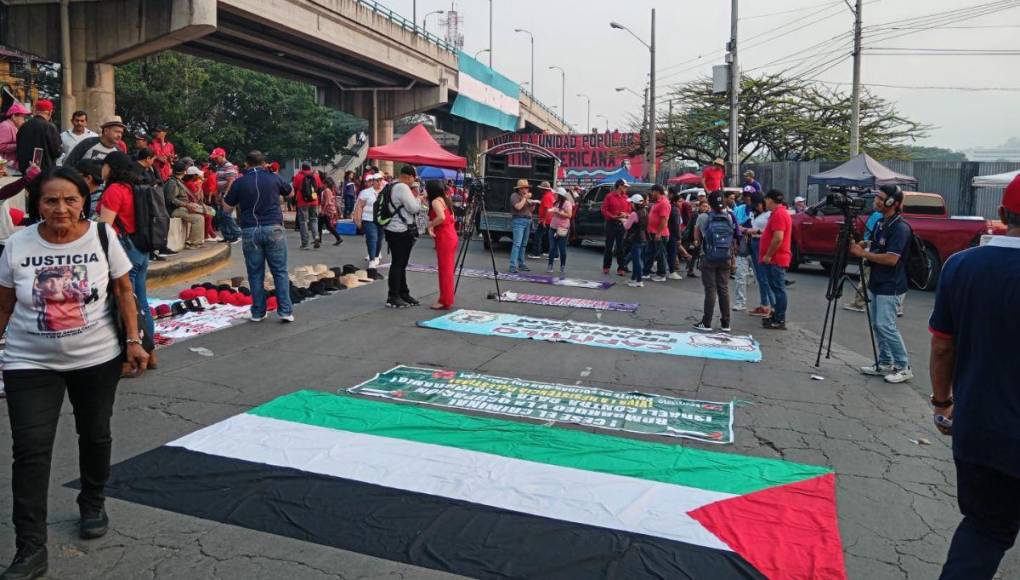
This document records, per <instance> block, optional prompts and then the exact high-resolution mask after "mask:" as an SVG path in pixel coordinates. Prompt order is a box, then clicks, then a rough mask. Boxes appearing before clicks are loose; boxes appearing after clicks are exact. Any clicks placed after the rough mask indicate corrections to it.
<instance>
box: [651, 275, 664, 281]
mask: <svg viewBox="0 0 1020 580" xmlns="http://www.w3.org/2000/svg"><path fill="white" fill-rule="evenodd" d="M649 280H651V281H652V282H665V281H666V278H665V277H664V276H652V277H651V278H649Z"/></svg>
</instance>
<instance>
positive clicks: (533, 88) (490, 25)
mask: <svg viewBox="0 0 1020 580" xmlns="http://www.w3.org/2000/svg"><path fill="white" fill-rule="evenodd" d="M489 68H492V0H489ZM531 90H535V85H534V84H533V85H531Z"/></svg>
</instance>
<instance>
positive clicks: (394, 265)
mask: <svg viewBox="0 0 1020 580" xmlns="http://www.w3.org/2000/svg"><path fill="white" fill-rule="evenodd" d="M417 179H418V172H416V171H415V170H414V166H412V165H405V166H403V167H401V168H400V175H399V176H397V182H396V183H394V184H393V187H392V188H391V189H390V194H389V201H388V203H389V204H390V209H391V210H392V212H393V217H392V218H391V219H390V221H389V223H387V224H386V226H385V232H386V245H387V246H389V248H390V254H391V261H390V277H389V279H388V280H387V282H388V283H389V295H388V296H387V297H386V306H387V307H389V308H407V307H408V306H417V305H418V304H419V302H418V301H417V300H415V299H414V298H413V297H412V296H411V291H410V290H409V289H408V288H407V263H408V262H409V261H410V260H411V249H412V248H414V242H415V240H416V239H417V238H418V226H417V221H416V216H417V215H418V213H419V212H420V211H421V210H422V203H421V199H424V196H422V198H418V197H415V196H414V194H413V193H411V184H412V183H414V182H415V181H417ZM375 217H376V219H378V217H379V216H375ZM521 250H522V251H523V248H522V249H521Z"/></svg>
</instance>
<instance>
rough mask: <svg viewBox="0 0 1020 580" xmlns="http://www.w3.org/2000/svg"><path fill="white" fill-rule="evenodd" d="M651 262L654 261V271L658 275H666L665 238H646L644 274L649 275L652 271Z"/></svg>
mask: <svg viewBox="0 0 1020 580" xmlns="http://www.w3.org/2000/svg"><path fill="white" fill-rule="evenodd" d="M652 263H656V268H655V273H656V274H657V275H659V276H665V275H666V240H665V238H659V239H658V240H648V243H647V244H645V255H644V265H645V276H649V275H651V273H652Z"/></svg>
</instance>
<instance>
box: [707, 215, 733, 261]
mask: <svg viewBox="0 0 1020 580" xmlns="http://www.w3.org/2000/svg"><path fill="white" fill-rule="evenodd" d="M704 244H705V260H707V261H709V262H728V261H729V259H730V249H731V248H732V247H733V219H732V218H730V215H729V214H727V213H718V212H711V213H709V214H708V226H707V227H706V228H705V240H704Z"/></svg>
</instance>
